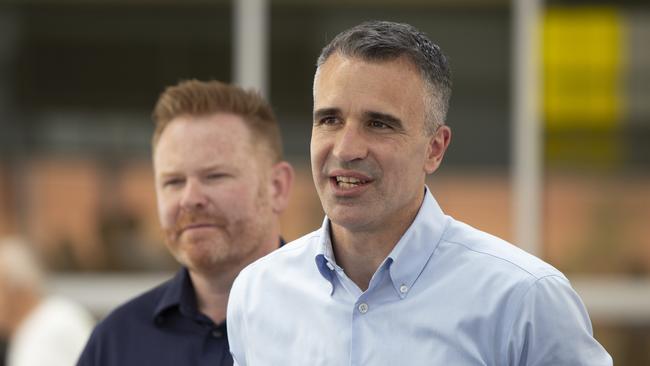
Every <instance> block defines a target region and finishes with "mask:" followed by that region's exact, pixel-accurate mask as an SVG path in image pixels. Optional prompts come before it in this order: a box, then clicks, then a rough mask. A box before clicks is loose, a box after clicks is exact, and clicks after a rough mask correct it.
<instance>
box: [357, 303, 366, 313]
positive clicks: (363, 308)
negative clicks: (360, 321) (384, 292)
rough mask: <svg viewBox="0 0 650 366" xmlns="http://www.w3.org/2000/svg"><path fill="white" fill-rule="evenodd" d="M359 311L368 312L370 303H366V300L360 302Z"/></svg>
mask: <svg viewBox="0 0 650 366" xmlns="http://www.w3.org/2000/svg"><path fill="white" fill-rule="evenodd" d="M359 312H360V313H361V314H365V313H367V312H368V304H366V303H365V302H362V303H361V304H359Z"/></svg>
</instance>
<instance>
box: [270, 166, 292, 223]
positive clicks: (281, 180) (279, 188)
mask: <svg viewBox="0 0 650 366" xmlns="http://www.w3.org/2000/svg"><path fill="white" fill-rule="evenodd" d="M270 178H271V180H270V182H269V183H270V185H271V187H270V189H271V191H270V192H271V195H270V196H271V207H272V208H273V212H274V213H276V214H278V215H279V214H281V213H282V212H283V211H284V210H285V209H286V208H287V205H288V204H289V196H290V194H291V187H292V186H293V179H294V171H293V167H292V166H291V164H289V163H287V162H286V161H281V162H279V163H276V164H274V165H273V166H272V167H271V176H270Z"/></svg>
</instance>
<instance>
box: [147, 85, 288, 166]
mask: <svg viewBox="0 0 650 366" xmlns="http://www.w3.org/2000/svg"><path fill="white" fill-rule="evenodd" d="M215 113H231V114H235V115H238V116H240V117H242V119H243V121H244V123H245V124H246V126H248V128H249V129H250V131H251V134H252V136H253V138H254V141H253V143H254V144H257V143H258V142H262V143H265V144H266V145H267V146H268V148H269V150H270V152H271V157H272V159H273V161H274V162H278V161H280V160H282V138H281V135H280V127H279V126H278V122H277V120H276V119H275V115H274V114H273V110H272V108H271V105H270V104H269V103H268V102H267V101H266V100H265V99H264V98H263V97H262V96H261V95H260V94H259V93H257V92H255V91H252V90H244V89H242V88H240V87H238V86H235V85H230V84H226V83H223V82H220V81H216V80H213V81H199V80H187V81H182V82H180V83H179V84H178V85H174V86H170V87H167V89H165V91H164V92H163V93H162V94H161V95H160V97H159V98H158V102H157V103H156V106H155V107H154V110H153V113H152V119H153V121H154V124H155V129H154V133H153V138H152V147H153V148H154V149H155V146H156V144H157V143H158V139H159V138H160V135H161V134H162V132H163V131H164V130H165V128H166V127H167V125H168V124H169V122H171V121H172V120H173V119H174V118H176V117H179V116H207V115H211V114H215Z"/></svg>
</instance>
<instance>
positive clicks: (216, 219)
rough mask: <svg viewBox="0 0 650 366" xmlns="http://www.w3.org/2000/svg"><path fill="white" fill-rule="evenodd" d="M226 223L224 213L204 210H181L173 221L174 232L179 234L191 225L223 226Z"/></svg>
mask: <svg viewBox="0 0 650 366" xmlns="http://www.w3.org/2000/svg"><path fill="white" fill-rule="evenodd" d="M226 223H227V222H226V220H225V218H224V215H216V214H211V213H209V212H207V211H204V210H200V211H198V210H192V211H181V213H180V214H179V216H178V218H177V219H176V222H175V223H174V232H175V233H176V234H177V235H179V234H180V233H181V232H182V231H183V230H185V229H186V228H187V227H189V226H192V225H199V224H200V225H211V226H225V225H226Z"/></svg>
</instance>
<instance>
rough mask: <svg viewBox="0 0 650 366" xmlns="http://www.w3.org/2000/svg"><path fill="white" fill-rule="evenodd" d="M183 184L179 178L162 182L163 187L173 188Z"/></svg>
mask: <svg viewBox="0 0 650 366" xmlns="http://www.w3.org/2000/svg"><path fill="white" fill-rule="evenodd" d="M181 184H183V180H182V179H180V178H174V179H168V180H166V181H164V182H163V187H174V186H179V185H181Z"/></svg>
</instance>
